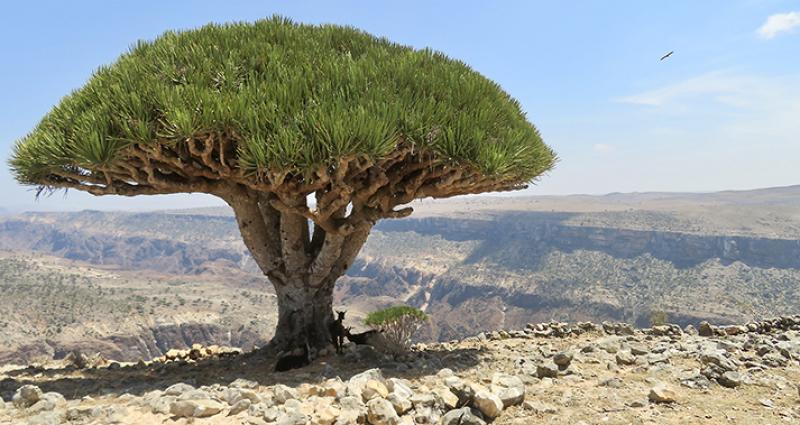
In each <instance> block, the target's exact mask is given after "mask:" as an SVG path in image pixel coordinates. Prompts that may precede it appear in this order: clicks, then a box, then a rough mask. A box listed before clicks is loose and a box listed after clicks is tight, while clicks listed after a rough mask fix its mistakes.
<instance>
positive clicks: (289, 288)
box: [270, 281, 334, 352]
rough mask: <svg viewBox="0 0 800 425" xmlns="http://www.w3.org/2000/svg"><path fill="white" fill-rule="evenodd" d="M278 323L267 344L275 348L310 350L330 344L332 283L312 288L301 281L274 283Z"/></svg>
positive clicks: (332, 318)
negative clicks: (304, 348) (303, 348)
mask: <svg viewBox="0 0 800 425" xmlns="http://www.w3.org/2000/svg"><path fill="white" fill-rule="evenodd" d="M274 286H275V292H276V294H277V296H278V325H277V327H276V328H275V336H274V337H273V338H272V341H270V345H272V346H274V347H275V348H277V349H284V350H287V349H292V348H298V347H305V345H306V344H308V347H309V348H310V349H311V351H312V352H314V350H319V349H322V348H325V347H328V346H329V345H330V344H331V334H330V323H331V322H333V320H334V316H333V285H332V284H331V285H325V286H323V287H319V288H313V287H310V286H308V285H307V284H305V282H303V281H293V282H288V283H284V284H281V285H274Z"/></svg>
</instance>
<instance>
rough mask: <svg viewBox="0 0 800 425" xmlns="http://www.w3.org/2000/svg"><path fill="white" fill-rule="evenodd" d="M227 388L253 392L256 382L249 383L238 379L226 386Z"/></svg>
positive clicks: (256, 386)
mask: <svg viewBox="0 0 800 425" xmlns="http://www.w3.org/2000/svg"><path fill="white" fill-rule="evenodd" d="M228 386H229V387H231V388H246V389H250V390H254V389H256V388H258V382H256V381H250V380H247V379H244V378H238V379H236V380H235V381H233V382H231V384H230V385H228Z"/></svg>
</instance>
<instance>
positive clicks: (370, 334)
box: [345, 328, 381, 345]
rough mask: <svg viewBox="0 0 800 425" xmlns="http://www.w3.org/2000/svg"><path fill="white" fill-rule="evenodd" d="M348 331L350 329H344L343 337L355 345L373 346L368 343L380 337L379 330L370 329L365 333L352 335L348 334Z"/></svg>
mask: <svg viewBox="0 0 800 425" xmlns="http://www.w3.org/2000/svg"><path fill="white" fill-rule="evenodd" d="M350 329H352V328H347V329H345V335H346V336H347V340H348V341H350V342H352V343H355V344H357V345H374V344H373V343H371V342H370V341H371V340H373V339H374V338H375V337H376V336H378V335H380V333H381V331H379V330H376V329H372V330H369V331H366V332H361V333H357V334H354V333H350Z"/></svg>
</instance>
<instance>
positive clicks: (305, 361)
mask: <svg viewBox="0 0 800 425" xmlns="http://www.w3.org/2000/svg"><path fill="white" fill-rule="evenodd" d="M308 354H309V350H308V343H306V344H305V345H304V346H303V353H302V354H287V355H285V356H283V357H281V358H280V359H278V362H277V363H276V364H275V372H286V371H287V370H292V369H299V368H301V367H305V366H308V365H309V364H311V358H310V357H309V355H308Z"/></svg>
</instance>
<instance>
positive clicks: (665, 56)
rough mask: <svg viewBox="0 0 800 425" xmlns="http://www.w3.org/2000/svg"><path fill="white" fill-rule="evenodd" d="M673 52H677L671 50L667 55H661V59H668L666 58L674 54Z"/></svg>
mask: <svg viewBox="0 0 800 425" xmlns="http://www.w3.org/2000/svg"><path fill="white" fill-rule="evenodd" d="M673 53H675V52H669V53H667V54H666V55H664V56H661V60H662V61H663V60H664V59H666V58H668V57H670V56H672V54H673Z"/></svg>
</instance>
